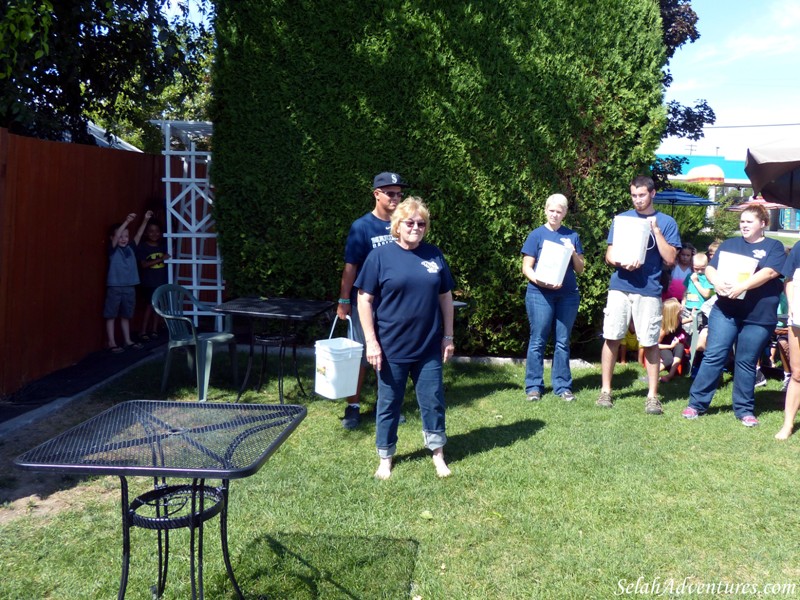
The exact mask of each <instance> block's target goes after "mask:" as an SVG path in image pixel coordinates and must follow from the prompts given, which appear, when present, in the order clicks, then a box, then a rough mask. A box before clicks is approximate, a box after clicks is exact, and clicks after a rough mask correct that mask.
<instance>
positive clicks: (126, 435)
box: [15, 400, 306, 600]
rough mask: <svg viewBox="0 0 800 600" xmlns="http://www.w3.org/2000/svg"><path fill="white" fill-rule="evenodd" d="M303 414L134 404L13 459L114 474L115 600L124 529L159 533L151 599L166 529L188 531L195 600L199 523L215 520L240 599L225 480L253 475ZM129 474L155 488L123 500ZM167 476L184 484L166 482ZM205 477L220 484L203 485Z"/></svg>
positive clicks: (277, 408) (266, 408)
mask: <svg viewBox="0 0 800 600" xmlns="http://www.w3.org/2000/svg"><path fill="white" fill-rule="evenodd" d="M305 416H306V409H305V407H303V406H295V405H291V404H216V403H200V402H173V401H154V400H132V401H129V402H123V403H121V404H117V405H116V406H113V407H112V408H109V409H108V410H106V411H104V412H102V413H100V414H98V415H96V416H94V417H92V418H91V419H89V420H88V421H86V422H84V423H82V424H80V425H78V426H76V427H73V428H72V429H70V430H68V431H66V432H64V433H62V434H60V435H58V436H56V437H54V438H52V439H51V440H49V441H47V442H45V443H43V444H41V445H39V446H37V447H36V448H33V449H32V450H29V451H28V452H25V453H24V454H22V455H21V456H19V457H18V458H17V459H16V461H15V462H16V464H17V465H18V466H19V467H22V468H25V469H33V470H42V471H55V472H59V473H75V474H82V475H117V476H119V479H120V490H121V494H122V499H121V507H122V575H121V578H120V585H119V593H118V595H117V597H118V598H119V599H120V600H122V599H123V598H124V597H125V589H126V587H127V584H128V568H129V565H130V528H131V527H142V528H145V529H153V530H156V531H158V582H157V584H156V585H155V586H153V588H152V593H153V594H154V596H156V597H161V595H162V594H163V592H164V587H165V585H166V578H167V567H168V561H169V530H171V529H178V528H183V527H188V528H189V531H190V554H191V557H190V565H191V566H190V571H191V586H192V598H203V523H204V522H205V521H207V520H209V519H211V518H212V517H214V516H216V515H219V516H220V537H221V540H222V557H223V559H224V561H225V568H226V569H227V571H228V578H229V579H230V581H231V583H232V584H233V587H234V589H235V590H236V593H237V594H238V596H239V598H244V596H243V595H242V591H241V589H240V588H239V584H238V583H237V582H236V578H235V577H234V574H233V568H232V567H231V562H230V556H229V553H228V501H229V496H228V492H229V487H230V480H231V479H239V478H244V477H249V476H250V475H253V474H254V473H256V472H257V471H258V470H259V469H260V468H261V467H262V466H263V465H264V463H265V462H266V461H267V459H268V458H269V457H270V456H271V455H272V454H273V453H274V452H275V450H277V449H278V447H280V445H281V444H283V442H284V441H286V439H287V438H288V437H289V435H290V434H291V433H292V431H294V430H295V429H296V428H297V426H298V425H299V424H300V422H301V421H302V420H303V419H304V418H305ZM133 476H141V477H153V478H154V488H153V489H152V490H150V491H148V492H146V493H144V494H142V495H141V496H138V497H137V498H135V499H134V500H133V501H131V502H129V500H128V481H127V477H133ZM166 478H191V480H192V481H191V484H186V483H183V484H177V483H171V484H167V479H166ZM206 479H213V480H220V481H221V484H220V485H219V486H212V485H206ZM162 532H163V544H162ZM195 554H196V555H197V556H196V557H195Z"/></svg>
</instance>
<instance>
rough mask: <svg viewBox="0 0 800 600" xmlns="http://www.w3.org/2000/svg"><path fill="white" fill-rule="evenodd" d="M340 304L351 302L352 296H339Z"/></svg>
mask: <svg viewBox="0 0 800 600" xmlns="http://www.w3.org/2000/svg"><path fill="white" fill-rule="evenodd" d="M339 304H350V298H339Z"/></svg>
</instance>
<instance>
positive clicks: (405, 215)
mask: <svg viewBox="0 0 800 600" xmlns="http://www.w3.org/2000/svg"><path fill="white" fill-rule="evenodd" d="M429 225H430V216H429V213H428V209H427V207H426V206H425V204H424V203H423V202H422V200H420V199H419V198H415V197H413V196H412V197H410V198H408V199H406V200H404V201H403V202H401V203H400V204H399V205H398V206H397V208H396V209H395V211H394V214H393V215H392V227H391V232H392V235H394V236H395V237H396V238H397V239H396V241H395V243H390V244H386V245H385V246H380V247H378V248H375V249H374V250H373V251H372V252H370V253H369V255H368V256H367V258H366V260H365V261H364V265H363V267H362V268H361V272H360V273H359V274H358V277H357V278H356V282H355V287H357V288H358V316H359V318H360V320H361V325H362V327H363V329H364V339H365V340H366V342H367V349H366V354H367V361H368V362H369V363H370V364H371V365H372V366H373V367H375V370H376V371H377V373H378V405H377V407H376V413H377V414H376V418H375V442H376V445H377V447H378V456H379V457H380V463H379V465H378V470H377V471H376V472H375V477H377V478H378V479H388V478H389V477H390V476H391V473H392V457H393V456H394V454H395V452H396V450H397V426H398V424H399V421H400V408H401V407H402V405H403V397H404V395H405V389H406V381H408V377H409V375H410V376H411V380H412V381H413V382H414V390H415V392H416V395H417V403H418V404H419V411H420V416H421V417H422V433H423V437H424V439H425V447H426V448H428V449H429V450H432V451H433V464H434V466H435V467H436V474H437V475H438V476H439V477H447V476H448V475H450V469H449V468H448V467H447V464H446V462H445V460H444V445H445V443H446V442H447V435H446V434H445V420H444V412H445V404H444V386H443V384H442V362H443V361H446V360H447V359H449V358H450V357H451V356H453V350H454V346H453V295H452V289H453V278H452V276H451V275H450V269H449V267H448V266H447V262H445V260H444V256H443V255H442V253H441V251H440V250H439V249H438V248H437V247H436V246H433V245H431V244H427V243H425V242H423V241H422V239H423V238H424V237H425V233H426V232H427V230H428V226H429ZM373 311H374V314H375V316H374V318H373Z"/></svg>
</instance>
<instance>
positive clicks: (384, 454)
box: [378, 444, 397, 458]
mask: <svg viewBox="0 0 800 600" xmlns="http://www.w3.org/2000/svg"><path fill="white" fill-rule="evenodd" d="M396 453H397V444H392V445H391V446H389V447H388V448H378V456H379V457H380V458H392V457H393V456H394V455H395V454H396Z"/></svg>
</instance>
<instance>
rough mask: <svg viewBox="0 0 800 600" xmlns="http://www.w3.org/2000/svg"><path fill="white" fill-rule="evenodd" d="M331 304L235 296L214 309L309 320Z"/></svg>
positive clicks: (224, 311) (328, 302)
mask: <svg viewBox="0 0 800 600" xmlns="http://www.w3.org/2000/svg"><path fill="white" fill-rule="evenodd" d="M333 306H335V305H334V303H333V302H330V301H328V300H305V299H302V298H236V299H235V300H229V301H228V302H223V303H222V304H219V305H217V306H215V307H214V310H215V311H217V312H221V313H225V314H230V315H245V316H250V317H260V318H263V319H286V320H293V321H310V320H312V319H314V318H315V317H317V316H318V315H320V314H322V313H323V312H325V311H326V310H328V309H330V308H332V307H333Z"/></svg>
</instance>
